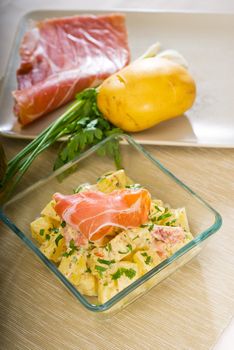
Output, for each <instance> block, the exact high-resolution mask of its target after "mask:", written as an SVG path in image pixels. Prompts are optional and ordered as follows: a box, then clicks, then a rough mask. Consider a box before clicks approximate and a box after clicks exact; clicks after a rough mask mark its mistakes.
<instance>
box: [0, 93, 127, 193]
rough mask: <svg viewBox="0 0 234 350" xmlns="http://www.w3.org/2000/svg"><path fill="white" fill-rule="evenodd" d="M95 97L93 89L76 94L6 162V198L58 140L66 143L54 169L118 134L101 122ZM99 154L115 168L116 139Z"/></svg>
mask: <svg viewBox="0 0 234 350" xmlns="http://www.w3.org/2000/svg"><path fill="white" fill-rule="evenodd" d="M96 97H97V90H96V89H94V88H90V89H87V90H85V91H83V92H81V93H79V94H77V96H76V100H75V101H74V102H73V103H72V104H71V106H70V107H69V108H68V109H67V110H66V111H65V113H63V114H62V115H61V116H60V117H59V118H58V119H57V120H56V121H54V122H53V123H52V124H50V125H49V126H48V127H47V128H46V129H45V130H44V131H42V133H41V134H39V135H38V136H37V137H36V138H35V139H34V140H33V141H32V142H31V143H29V144H28V145H27V146H26V147H25V148H24V149H23V150H22V151H21V152H19V153H18V154H17V155H16V156H15V157H14V158H12V159H11V160H10V161H9V162H8V164H7V168H6V171H5V174H4V176H2V178H1V182H0V188H2V189H3V190H5V189H6V188H7V189H8V195H10V193H11V192H12V190H13V188H14V187H15V185H16V184H17V183H18V182H19V181H20V179H21V178H22V176H23V175H24V174H25V172H26V171H27V169H28V168H29V167H30V165H31V164H32V162H33V161H34V159H35V158H36V157H38V155H39V154H40V153H42V152H43V151H44V150H45V149H47V148H48V147H49V146H51V145H52V144H54V143H55V142H56V141H57V140H59V139H61V138H62V137H66V138H67V141H65V142H64V144H63V145H62V147H61V148H60V149H59V154H58V157H57V159H56V162H55V164H54V170H55V169H58V168H59V167H61V166H62V165H64V164H66V163H67V162H69V161H71V160H73V159H74V158H75V157H77V156H78V155H79V154H80V153H82V152H83V151H85V150H86V149H87V148H89V147H91V146H93V145H95V144H97V143H98V142H100V141H102V140H104V139H105V138H107V137H108V136H110V135H112V134H117V133H118V134H119V133H120V132H121V129H119V128H116V127H115V126H114V125H112V124H111V123H110V122H109V121H107V120H106V119H104V118H103V116H102V114H101V112H100V111H99V110H98V107H97V103H96ZM99 154H100V155H104V154H108V155H110V156H112V157H114V159H115V163H116V166H117V168H119V167H120V153H119V144H118V141H117V140H111V141H109V142H108V143H107V144H106V146H105V147H102V148H101V149H100V151H99Z"/></svg>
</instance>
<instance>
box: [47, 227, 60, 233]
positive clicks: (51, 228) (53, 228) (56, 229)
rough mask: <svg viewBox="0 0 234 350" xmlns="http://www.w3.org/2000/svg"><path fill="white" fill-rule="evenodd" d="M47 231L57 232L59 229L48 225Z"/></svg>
mask: <svg viewBox="0 0 234 350" xmlns="http://www.w3.org/2000/svg"><path fill="white" fill-rule="evenodd" d="M49 231H50V232H54V233H59V229H58V228H56V227H50V228H49Z"/></svg>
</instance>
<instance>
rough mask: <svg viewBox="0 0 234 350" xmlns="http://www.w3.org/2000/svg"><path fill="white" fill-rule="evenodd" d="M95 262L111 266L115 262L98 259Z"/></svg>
mask: <svg viewBox="0 0 234 350" xmlns="http://www.w3.org/2000/svg"><path fill="white" fill-rule="evenodd" d="M97 261H98V262H99V263H100V264H104V265H111V264H114V263H115V260H105V259H100V258H98V259H97Z"/></svg>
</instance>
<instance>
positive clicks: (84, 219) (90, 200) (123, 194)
mask: <svg viewBox="0 0 234 350" xmlns="http://www.w3.org/2000/svg"><path fill="white" fill-rule="evenodd" d="M53 198H54V199H55V201H56V205H55V211H56V212H57V214H58V215H59V216H60V217H61V218H62V220H64V221H65V222H66V223H68V224H69V225H70V226H71V227H72V228H73V229H75V230H77V231H78V232H81V233H82V234H83V235H84V236H85V237H86V238H87V239H89V240H91V241H96V240H99V239H101V238H103V237H104V236H105V235H107V234H110V233H111V232H112V229H113V228H116V227H119V228H122V229H127V228H134V227H139V226H140V225H141V224H143V223H145V222H146V221H147V219H148V214H149V210H150V203H151V197H150V194H149V192H148V191H147V190H146V189H138V190H131V189H124V190H118V191H113V192H111V193H110V194H105V193H103V192H99V191H87V192H81V193H78V194H74V195H68V196H65V195H62V194H60V193H55V194H54V196H53Z"/></svg>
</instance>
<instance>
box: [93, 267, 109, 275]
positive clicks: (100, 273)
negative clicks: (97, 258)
mask: <svg viewBox="0 0 234 350" xmlns="http://www.w3.org/2000/svg"><path fill="white" fill-rule="evenodd" d="M95 270H97V271H98V273H99V275H100V276H101V277H102V274H103V272H105V271H106V270H107V267H103V266H100V265H95Z"/></svg>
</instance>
